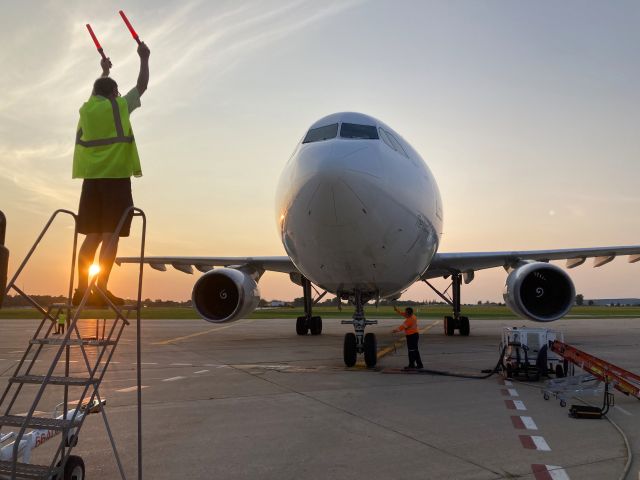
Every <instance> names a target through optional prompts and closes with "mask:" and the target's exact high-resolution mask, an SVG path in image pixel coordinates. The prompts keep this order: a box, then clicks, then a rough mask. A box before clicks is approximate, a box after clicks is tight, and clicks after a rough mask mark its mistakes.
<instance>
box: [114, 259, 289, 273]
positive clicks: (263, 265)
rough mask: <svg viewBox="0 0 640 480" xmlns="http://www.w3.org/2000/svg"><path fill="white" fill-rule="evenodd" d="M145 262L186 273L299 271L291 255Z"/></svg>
mask: <svg viewBox="0 0 640 480" xmlns="http://www.w3.org/2000/svg"><path fill="white" fill-rule="evenodd" d="M116 263H117V264H118V265H121V264H123V263H140V257H118V258H116ZM144 263H146V264H148V265H149V266H150V267H151V268H153V269H155V270H160V271H161V272H165V271H166V270H167V265H171V266H172V267H173V268H175V269H176V270H179V271H181V272H184V273H189V274H192V273H193V268H194V267H195V269H196V270H198V271H200V272H203V273H204V272H208V271H209V270H211V269H212V268H213V267H235V268H238V267H244V266H249V267H252V268H256V269H259V270H264V271H272V272H282V273H297V272H298V269H297V268H296V267H295V266H294V265H293V262H292V261H291V259H290V258H289V257H286V256H282V257H145V258H144Z"/></svg>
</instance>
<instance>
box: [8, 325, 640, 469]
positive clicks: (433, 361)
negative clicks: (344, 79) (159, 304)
mask: <svg viewBox="0 0 640 480" xmlns="http://www.w3.org/2000/svg"><path fill="white" fill-rule="evenodd" d="M37 323H38V322H35V321H31V320H2V321H0V386H2V388H4V386H5V385H6V383H7V378H8V377H9V376H11V374H12V371H13V368H15V365H16V362H17V360H19V358H20V357H21V354H22V352H23V350H24V348H25V347H26V345H27V343H28V340H29V338H30V337H31V336H32V335H33V333H34V331H35V328H36V326H37ZM398 323H399V320H398V319H389V320H381V321H380V323H379V324H378V325H377V326H372V327H368V330H367V331H372V332H375V333H376V334H377V336H378V348H379V350H380V356H381V358H380V359H379V366H380V367H383V368H399V367H402V366H403V365H405V364H406V362H407V360H406V351H405V346H404V343H403V340H402V337H398V336H397V335H393V334H391V333H389V332H390V331H391V329H392V328H393V327H394V326H396V325H397V324H398ZM523 325H524V326H529V327H541V326H547V327H549V328H553V329H557V330H560V331H562V332H564V335H565V340H566V342H567V343H569V344H572V345H575V346H576V347H578V348H580V349H583V350H585V351H587V352H589V353H591V354H593V355H596V356H598V357H601V358H603V359H605V360H607V361H610V362H612V363H615V364H617V365H619V366H621V367H623V368H626V369H629V370H631V371H635V373H639V371H640V348H639V346H640V319H624V318H613V319H610V320H602V319H599V320H595V319H582V318H570V319H565V320H562V321H558V322H554V323H552V324H549V325H544V324H539V323H538V324H536V323H532V322H524V321H521V320H500V321H498V320H476V321H474V320H473V319H472V321H471V336H469V337H460V336H458V335H456V336H454V337H445V335H444V333H443V327H442V321H434V320H423V321H421V327H422V328H425V329H426V330H425V332H424V333H423V334H422V335H421V341H420V348H421V354H422V359H423V361H424V364H425V367H426V368H430V369H436V370H447V371H456V372H465V373H469V374H479V373H480V370H482V369H490V368H493V366H494V365H495V364H496V362H497V359H498V354H499V352H498V345H499V343H500V336H501V332H502V328H503V327H505V326H523ZM81 328H82V330H83V332H85V333H86V334H90V333H91V332H95V321H83V325H82V327H81ZM347 331H349V327H348V326H343V325H340V321H339V320H336V319H325V320H324V329H323V334H322V335H321V336H310V335H309V336H306V337H298V336H297V335H296V334H295V320H291V319H286V320H284V319H277V320H241V321H239V322H236V323H231V324H220V325H216V324H208V323H206V322H204V321H201V320H146V321H143V325H142V362H143V365H142V367H143V385H144V389H143V422H144V423H143V431H144V434H143V452H144V454H143V465H144V478H147V479H174V478H195V479H214V478H215V479H278V480H282V479H300V478H302V479H305V480H311V479H327V478H335V479H356V478H358V479H362V478H366V479H368V480H369V479H385V480H386V479H389V478H394V479H503V478H504V479H507V478H509V479H511V478H521V479H534V478H535V479H545V478H549V479H567V478H571V479H573V480H576V479H617V478H619V477H620V475H621V473H622V472H623V470H624V468H625V463H626V462H627V449H626V447H625V442H624V438H623V435H622V434H621V433H620V432H619V431H618V430H617V429H616V428H615V427H614V426H613V425H612V424H611V423H609V422H608V421H607V420H606V419H603V420H578V419H573V418H570V417H569V416H568V415H567V413H568V407H567V408H562V407H561V406H560V405H559V402H558V401H557V400H556V399H554V398H553V397H552V398H551V399H550V400H548V401H545V400H544V398H543V395H542V394H541V390H540V389H541V387H542V383H541V382H540V383H535V384H533V383H532V384H526V383H519V382H515V381H514V382H512V384H511V385H510V384H509V383H508V382H507V384H506V385H505V382H504V379H503V377H501V376H499V375H494V376H492V377H491V378H489V379H486V380H475V379H463V378H455V377H445V376H434V375H417V374H385V373H382V372H380V371H371V370H367V369H366V368H364V367H363V366H357V367H354V368H351V369H348V368H345V367H344V366H343V363H342V342H343V336H344V333H345V332H347ZM394 344H395V345H396V346H395V348H394V347H393V345H394ZM47 348H50V349H51V348H52V347H47ZM135 355H136V350H135V326H134V325H132V326H130V327H127V329H125V333H124V336H123V339H122V340H121V342H120V344H119V345H118V347H117V349H116V352H115V355H114V358H113V360H114V362H113V363H112V364H111V365H110V366H109V369H108V372H107V374H106V377H105V380H104V381H103V383H102V385H101V387H100V393H101V395H102V396H103V397H104V398H106V399H107V409H106V412H107V414H108V418H109V421H110V423H111V427H112V429H113V434H114V436H115V439H116V442H117V444H118V448H119V451H120V454H121V457H122V462H123V464H124V468H125V471H126V472H127V477H128V478H136V408H135V406H136V391H135V388H134V387H135V385H136V370H135ZM72 357H73V359H74V361H73V362H72V363H71V368H72V375H73V372H75V374H76V376H80V375H81V372H82V370H83V368H84V367H83V366H82V361H81V357H80V355H79V353H78V351H77V347H75V348H74V350H73V355H72ZM41 358H42V361H41V362H39V363H37V365H38V368H40V366H42V367H45V366H46V361H45V360H46V355H45V356H42V357H41ZM33 391H34V390H31V392H33ZM54 393H55V392H51V394H50V395H47V396H46V397H45V398H44V399H43V400H42V402H41V404H40V405H39V406H38V410H39V411H42V412H45V413H43V415H46V412H50V411H51V410H52V409H53V407H54V406H55V404H56V403H57V402H59V401H61V399H59V398H54V397H53V396H52V395H53V394H54ZM25 394H28V391H26V390H25ZM27 397H29V395H23V397H22V398H21V399H20V400H19V402H18V404H17V406H16V410H14V411H15V412H20V411H21V410H20V409H22V411H26V410H27V408H28V406H29V402H28V401H27ZM615 397H616V406H615V407H614V408H612V410H611V412H610V414H609V418H610V419H611V420H613V421H614V422H615V423H616V424H617V425H619V427H620V428H621V429H622V431H623V432H624V434H625V435H626V437H627V438H628V441H629V443H630V446H631V450H632V452H633V463H632V465H631V469H630V471H629V474H628V476H627V478H629V479H634V480H635V479H636V478H639V469H640V461H639V460H638V459H639V457H640V401H638V400H637V399H635V398H630V397H626V396H624V395H622V394H621V393H619V392H617V393H616V394H615ZM585 399H587V400H589V401H592V402H593V403H596V404H599V403H600V402H601V398H600V397H596V398H594V397H590V398H588V397H585ZM568 403H569V405H571V404H572V403H578V402H577V401H576V400H569V402H568ZM7 431H8V430H7V428H6V427H5V428H3V429H2V432H3V433H6V432H7ZM53 443H57V442H49V444H47V445H45V446H44V447H41V448H39V449H36V450H35V451H34V458H33V462H34V463H45V462H48V460H49V459H48V458H47V457H46V455H47V454H48V450H47V449H49V450H51V448H53V447H51V448H49V447H50V444H53ZM74 454H77V455H81V456H82V457H83V459H84V461H85V464H86V468H87V478H88V479H90V480H92V479H117V478H119V474H118V470H117V465H116V463H115V461H114V459H113V455H112V453H111V449H110V447H109V443H108V439H107V435H106V433H105V428H104V424H103V422H102V420H101V418H100V415H94V416H91V417H89V418H88V419H87V421H86V422H85V424H84V427H83V429H82V432H81V435H80V443H79V445H78V447H77V448H76V449H74Z"/></svg>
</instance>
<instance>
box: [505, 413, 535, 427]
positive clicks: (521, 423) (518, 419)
mask: <svg viewBox="0 0 640 480" xmlns="http://www.w3.org/2000/svg"><path fill="white" fill-rule="evenodd" d="M511 423H513V426H514V427H515V428H517V429H519V430H538V426H537V425H536V422H534V421H533V418H531V417H523V416H518V415H512V416H511Z"/></svg>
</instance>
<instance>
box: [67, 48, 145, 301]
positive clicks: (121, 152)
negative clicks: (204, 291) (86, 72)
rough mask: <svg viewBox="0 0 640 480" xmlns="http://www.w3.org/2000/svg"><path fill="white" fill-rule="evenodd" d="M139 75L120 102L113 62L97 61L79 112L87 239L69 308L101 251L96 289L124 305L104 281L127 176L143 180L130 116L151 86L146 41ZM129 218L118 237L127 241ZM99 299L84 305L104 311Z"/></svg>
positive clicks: (127, 198) (78, 164)
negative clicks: (90, 88)
mask: <svg viewBox="0 0 640 480" xmlns="http://www.w3.org/2000/svg"><path fill="white" fill-rule="evenodd" d="M138 55H139V57H140V72H139V74H138V82H137V84H136V86H135V87H133V88H132V89H131V90H130V91H129V92H128V93H127V94H126V95H125V96H124V97H121V96H120V93H119V92H118V84H117V83H116V82H115V80H113V79H112V78H110V77H109V71H110V69H111V61H110V60H109V59H108V58H103V59H102V60H101V61H100V66H101V67H102V76H101V77H100V78H98V79H97V80H96V81H95V83H94V84H93V92H92V94H91V97H90V98H89V100H88V101H87V102H85V103H84V104H83V105H82V107H80V121H79V122H78V130H77V133H76V146H75V150H74V154H73V178H82V179H83V183H82V194H81V196H80V206H79V208H78V232H79V233H82V234H84V235H86V238H85V239H84V242H83V243H82V246H81V247H80V251H79V252H78V288H77V289H76V291H75V292H74V294H73V299H72V303H73V305H78V304H79V303H80V301H81V300H82V297H83V296H84V294H85V292H86V290H87V287H88V283H89V267H90V266H91V264H92V263H93V260H94V257H95V254H96V251H97V249H98V246H99V245H100V244H102V247H101V248H100V257H99V261H100V272H99V273H98V278H97V280H96V283H97V286H98V287H99V288H100V290H102V291H103V292H104V293H105V295H106V296H107V297H108V298H109V299H110V300H111V301H112V302H113V303H114V304H116V305H123V304H124V300H123V299H122V298H118V297H116V296H115V295H113V294H112V293H111V292H109V290H107V281H108V280H109V274H110V273H111V268H112V267H113V262H114V261H115V258H116V253H117V250H118V244H117V240H118V239H116V241H115V242H114V243H113V244H111V245H110V243H111V237H112V235H113V233H114V232H115V230H116V228H117V226H118V223H119V222H120V218H121V217H122V215H123V214H124V212H125V211H126V210H127V209H128V208H130V207H131V206H133V198H132V196H131V176H135V177H140V176H142V169H141V168H140V159H139V157H138V150H137V148H136V143H135V139H134V137H133V131H132V129H131V123H130V121H129V114H130V113H131V112H132V111H133V110H135V109H136V108H138V107H139V106H140V96H141V95H142V94H143V93H144V92H145V90H146V89H147V85H148V83H149V55H150V51H149V48H148V47H147V45H146V44H145V43H144V42H141V43H140V45H138ZM131 219H132V218H131V216H129V218H128V219H127V220H126V222H125V224H124V226H123V228H122V230H121V231H120V237H127V236H129V229H130V227H131ZM105 304H106V302H104V299H103V298H102V296H101V295H99V294H97V293H95V292H92V293H91V294H90V297H89V299H88V305H92V306H105Z"/></svg>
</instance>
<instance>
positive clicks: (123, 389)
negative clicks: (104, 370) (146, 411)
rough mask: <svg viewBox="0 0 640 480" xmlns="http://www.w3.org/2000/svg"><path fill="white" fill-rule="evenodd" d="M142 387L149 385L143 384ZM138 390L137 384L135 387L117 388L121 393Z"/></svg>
mask: <svg viewBox="0 0 640 480" xmlns="http://www.w3.org/2000/svg"><path fill="white" fill-rule="evenodd" d="M140 388H149V386H148V385H142V386H141V387H140ZM137 390H138V387H137V386H133V387H127V388H121V389H120V390H116V392H120V393H128V392H135V391H137Z"/></svg>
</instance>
